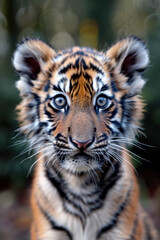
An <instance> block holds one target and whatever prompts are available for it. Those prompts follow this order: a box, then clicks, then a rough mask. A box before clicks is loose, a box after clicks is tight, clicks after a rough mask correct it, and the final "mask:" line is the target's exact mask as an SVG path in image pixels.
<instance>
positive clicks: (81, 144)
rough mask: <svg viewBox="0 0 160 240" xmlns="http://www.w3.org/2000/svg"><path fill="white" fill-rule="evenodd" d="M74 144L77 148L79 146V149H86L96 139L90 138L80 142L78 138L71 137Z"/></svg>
mask: <svg viewBox="0 0 160 240" xmlns="http://www.w3.org/2000/svg"><path fill="white" fill-rule="evenodd" d="M70 140H71V142H72V144H73V145H74V146H75V147H76V148H79V149H85V148H88V147H89V146H90V145H91V144H92V143H93V141H94V139H89V140H87V141H85V142H80V141H78V140H76V139H72V138H70Z"/></svg>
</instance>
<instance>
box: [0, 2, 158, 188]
mask: <svg viewBox="0 0 160 240" xmlns="http://www.w3.org/2000/svg"><path fill="white" fill-rule="evenodd" d="M126 35H137V36H139V37H140V38H142V39H143V40H144V41H145V42H146V43H147V46H148V48H149V52H150V58H151V61H150V66H149V69H148V70H147V72H146V73H145V77H146V79H149V81H148V82H147V84H146V86H145V88H144V91H143V96H144V98H145V101H146V102H147V107H146V110H147V111H146V113H145V117H144V121H143V127H144V128H145V133H146V135H147V138H145V137H143V136H141V137H140V138H139V139H140V141H141V142H143V143H147V144H151V145H154V146H156V148H151V147H147V146H145V147H144V148H145V149H146V151H142V150H137V149H136V150H134V151H136V152H137V153H138V154H140V156H141V157H144V158H146V159H147V160H149V161H151V163H152V164H148V163H145V162H143V165H139V164H136V166H137V169H138V171H139V172H140V174H141V173H142V174H143V175H144V176H145V173H146V172H147V171H148V170H149V171H150V173H152V178H153V179H154V177H155V176H156V180H155V179H154V181H153V183H154V184H153V185H152V190H154V188H157V186H160V177H159V172H160V168H159V164H158V161H159V159H158V158H157V155H158V156H159V155H160V149H159V143H160V80H159V69H160V2H159V0H131V1H129V0H112V1H109V0H108V1H107V0H99V1H97V0H81V1H78V0H46V1H43V0H28V1H27V0H26V1H25V0H12V1H11V0H1V1H0V151H1V155H0V158H1V159H0V178H1V180H2V181H1V185H2V186H4V184H11V183H12V185H13V186H16V187H17V186H19V187H23V185H24V182H26V176H27V172H28V169H29V167H30V166H31V164H32V161H30V160H29V159H26V161H24V162H23V163H22V164H20V163H21V161H23V159H25V158H28V155H27V154H22V155H20V156H18V155H19V153H20V152H22V151H24V149H25V148H26V145H25V144H22V145H15V146H12V147H11V145H12V144H14V143H15V142H16V141H17V140H19V138H20V137H17V138H16V139H14V138H13V136H15V135H16V134H17V133H16V132H14V130H15V129H17V128H18V124H17V121H16V113H15V110H14V109H15V106H16V105H17V103H18V102H19V100H20V99H19V97H18V91H17V90H16V88H15V86H14V85H15V81H16V79H17V76H16V74H15V73H14V70H13V67H12V63H11V58H12V56H13V52H14V50H15V48H16V44H17V43H18V42H20V41H21V40H22V39H23V38H25V37H28V36H29V37H34V38H40V39H42V40H44V41H46V42H48V43H49V44H51V45H53V46H54V48H55V49H60V48H64V47H70V46H73V45H81V46H84V45H85V46H90V47H94V48H98V49H101V50H102V49H103V50H105V49H107V48H108V47H109V46H110V45H111V44H112V43H113V42H114V41H115V40H117V39H120V38H122V37H124V36H126ZM21 139H22V138H21ZM16 156H18V157H16ZM139 161H142V160H141V159H139ZM158 184H159V185H158Z"/></svg>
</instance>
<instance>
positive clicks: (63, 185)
mask: <svg viewBox="0 0 160 240" xmlns="http://www.w3.org/2000/svg"><path fill="white" fill-rule="evenodd" d="M46 177H47V178H48V180H49V181H50V182H51V183H52V184H53V185H54V187H55V188H56V189H57V191H58V193H59V195H60V196H61V198H62V199H63V200H66V201H67V202H68V203H70V204H71V205H72V206H74V207H75V208H76V209H77V210H79V212H80V213H81V215H82V216H83V217H81V216H80V215H78V214H76V213H73V212H71V211H69V210H68V208H67V206H66V204H64V208H65V210H66V211H67V212H69V213H70V214H72V215H74V216H76V217H78V218H79V219H80V220H81V222H82V225H83V226H84V219H85V218H86V215H85V212H84V211H83V210H82V208H81V206H79V205H78V204H77V203H75V202H73V200H74V199H70V198H69V196H68V193H69V189H68V188H67V185H66V183H65V182H64V180H63V178H62V176H60V177H61V178H60V180H59V181H58V179H57V178H56V177H54V175H53V174H52V173H51V172H50V171H49V169H48V168H46ZM63 189H64V190H65V191H66V192H65V191H64V190H63Z"/></svg>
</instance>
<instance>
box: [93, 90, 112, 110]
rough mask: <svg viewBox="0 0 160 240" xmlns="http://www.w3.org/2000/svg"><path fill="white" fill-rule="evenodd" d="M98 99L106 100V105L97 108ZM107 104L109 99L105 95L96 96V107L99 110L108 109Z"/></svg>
mask: <svg viewBox="0 0 160 240" xmlns="http://www.w3.org/2000/svg"><path fill="white" fill-rule="evenodd" d="M100 97H103V98H105V99H106V104H104V106H99V105H98V104H97V100H98V99H99V98H100ZM109 102H110V99H109V98H108V97H107V96H106V95H105V94H103V93H102V94H99V95H98V96H97V98H96V106H97V107H98V108H100V109H106V108H108V107H109Z"/></svg>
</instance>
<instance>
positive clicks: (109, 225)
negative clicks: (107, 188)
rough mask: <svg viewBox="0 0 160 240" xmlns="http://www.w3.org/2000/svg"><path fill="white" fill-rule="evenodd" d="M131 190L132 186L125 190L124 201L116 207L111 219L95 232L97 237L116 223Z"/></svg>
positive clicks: (126, 203) (127, 201)
mask: <svg viewBox="0 0 160 240" xmlns="http://www.w3.org/2000/svg"><path fill="white" fill-rule="evenodd" d="M131 191H132V188H129V190H128V192H127V196H126V198H125V199H124V201H123V202H122V204H121V205H120V206H119V207H118V209H117V211H116V212H115V213H114V215H113V216H112V218H111V220H110V222H109V223H107V224H106V225H105V226H103V227H102V228H101V229H100V230H99V231H98V233H97V239H98V238H100V237H101V235H102V234H104V233H106V232H108V231H109V230H111V229H112V228H113V227H115V226H116V224H117V223H118V218H119V216H120V215H121V214H122V212H123V211H124V209H125V207H126V206H127V205H128V203H129V197H130V193H131Z"/></svg>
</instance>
